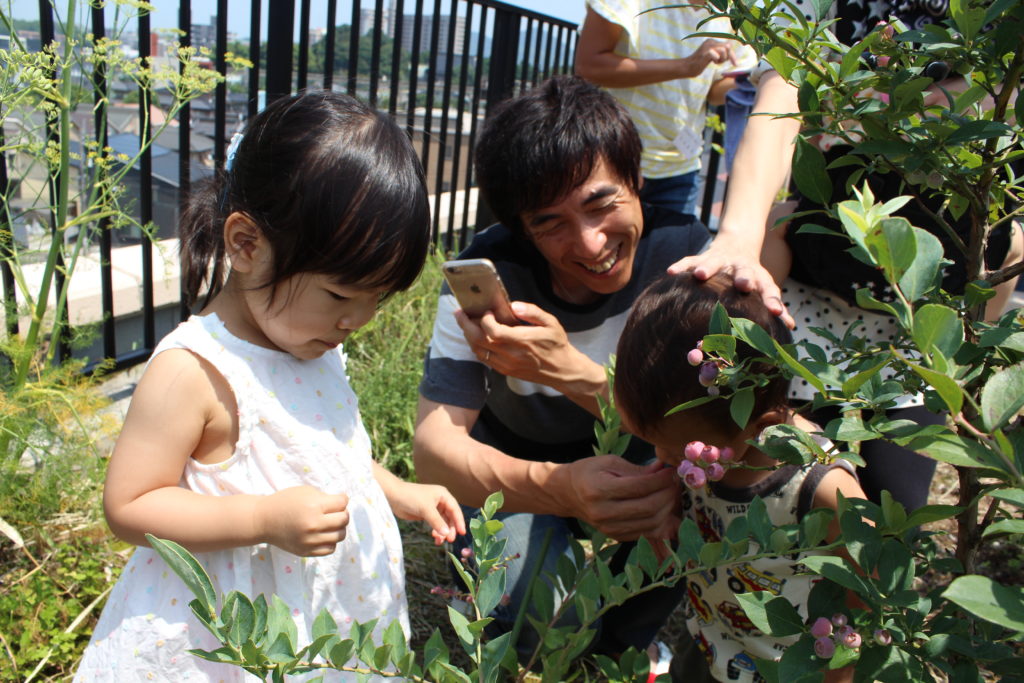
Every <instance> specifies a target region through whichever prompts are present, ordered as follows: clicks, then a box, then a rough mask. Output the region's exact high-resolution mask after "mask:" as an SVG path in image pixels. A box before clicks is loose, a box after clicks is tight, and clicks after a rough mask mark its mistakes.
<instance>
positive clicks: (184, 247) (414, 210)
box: [180, 91, 430, 305]
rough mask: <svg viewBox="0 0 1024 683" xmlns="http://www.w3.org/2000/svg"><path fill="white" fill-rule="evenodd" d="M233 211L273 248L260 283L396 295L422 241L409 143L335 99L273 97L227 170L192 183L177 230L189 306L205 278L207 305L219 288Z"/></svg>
mask: <svg viewBox="0 0 1024 683" xmlns="http://www.w3.org/2000/svg"><path fill="white" fill-rule="evenodd" d="M236 211H237V212H240V213H243V214H245V215H246V216H248V217H249V218H250V219H251V220H252V221H253V222H254V223H255V224H256V225H257V226H258V227H259V229H260V230H261V231H262V232H263V235H264V236H265V237H266V239H267V240H268V242H269V243H270V246H271V249H272V250H273V258H274V263H273V265H272V269H271V273H270V275H269V277H268V278H267V282H265V283H262V286H265V287H271V288H273V287H274V286H275V285H277V284H278V283H280V282H281V281H283V280H285V279H287V278H289V277H291V276H293V275H296V274H298V273H303V272H308V273H317V274H324V275H328V276H332V277H334V278H336V279H337V281H338V282H339V283H344V284H358V285H360V286H366V287H384V288H386V289H387V290H388V291H389V292H394V291H399V290H402V289H405V288H407V287H409V285H411V284H412V283H413V281H415V279H416V276H417V275H418V274H419V272H420V270H421V269H422V268H423V264H424V262H425V260H426V256H427V251H428V249H429V246H430V220H429V208H428V205H427V190H426V185H425V183H424V180H423V170H422V167H421V165H420V162H419V159H418V157H417V156H416V153H415V151H414V150H413V148H412V144H411V143H410V142H409V138H408V136H407V135H406V133H405V131H404V130H402V129H401V128H400V127H399V126H398V125H397V124H396V123H395V122H394V121H392V120H391V119H390V118H389V117H388V116H387V115H386V114H383V113H381V112H378V111H376V110H374V109H371V108H370V107H367V106H366V105H364V104H362V103H361V102H359V101H358V100H356V99H354V98H352V97H350V96H348V95H343V94H340V93H333V92H328V91H312V92H306V93H302V94H297V95H292V96H290V97H283V98H281V99H279V100H276V101H274V102H273V103H272V104H270V105H269V106H268V107H267V108H266V109H264V110H263V111H262V112H260V113H259V114H258V115H257V116H255V117H254V118H253V119H252V120H251V121H250V122H249V123H248V125H247V126H246V129H245V133H244V137H243V138H242V141H241V144H240V145H239V147H238V151H237V153H236V154H235V157H234V160H233V163H232V165H231V170H230V171H227V172H225V173H223V174H221V175H219V176H217V177H215V178H213V179H210V180H209V181H208V182H206V183H204V184H202V185H201V186H199V187H197V189H196V191H195V192H194V194H193V195H192V197H191V199H190V202H189V206H188V209H187V210H186V213H185V216H184V218H183V220H182V225H181V231H180V237H181V260H182V278H183V283H184V291H185V294H186V297H187V301H188V303H189V305H191V304H193V303H194V302H195V301H196V298H197V297H198V296H199V294H200V292H201V290H202V287H203V285H204V283H205V282H206V281H207V278H208V279H209V292H208V294H207V297H208V298H211V297H213V296H214V295H215V294H216V293H217V292H218V291H219V290H220V288H221V287H222V285H223V282H224V278H225V274H226V271H225V265H226V261H225V249H224V238H223V230H224V221H225V219H226V218H227V217H228V216H229V215H231V213H233V212H236ZM211 262H212V265H213V268H212V272H211V269H210V265H211Z"/></svg>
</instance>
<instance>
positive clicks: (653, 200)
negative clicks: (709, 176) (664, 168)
mask: <svg viewBox="0 0 1024 683" xmlns="http://www.w3.org/2000/svg"><path fill="white" fill-rule="evenodd" d="M698 176H699V173H698V172H697V171H690V172H689V173H684V174H682V175H677V176H671V177H669V178H644V186H643V187H641V188H640V201H642V202H645V203H647V204H653V205H654V206H662V207H665V208H666V209H672V210H673V211H678V212H679V213H685V214H690V215H694V211H695V210H696V209H697V180H698Z"/></svg>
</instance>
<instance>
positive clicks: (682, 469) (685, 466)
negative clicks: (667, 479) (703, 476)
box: [676, 460, 696, 479]
mask: <svg viewBox="0 0 1024 683" xmlns="http://www.w3.org/2000/svg"><path fill="white" fill-rule="evenodd" d="M694 467H696V465H694V464H693V463H692V462H690V461H689V460H684V461H682V462H681V463H679V467H677V468H676V474H678V475H679V478H680V479H682V478H684V477H685V476H686V473H687V472H689V471H690V470H692V469H693V468H694Z"/></svg>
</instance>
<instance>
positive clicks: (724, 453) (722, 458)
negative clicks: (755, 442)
mask: <svg viewBox="0 0 1024 683" xmlns="http://www.w3.org/2000/svg"><path fill="white" fill-rule="evenodd" d="M735 457H736V452H735V451H734V450H733V449H731V448H729V447H728V446H726V447H725V448H723V449H722V450H721V451H719V453H718V461H719V462H732V461H733V458H735Z"/></svg>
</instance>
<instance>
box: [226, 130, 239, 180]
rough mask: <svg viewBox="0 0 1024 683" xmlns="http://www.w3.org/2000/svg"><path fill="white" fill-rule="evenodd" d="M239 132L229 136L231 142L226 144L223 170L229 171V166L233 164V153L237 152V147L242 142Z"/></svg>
mask: <svg viewBox="0 0 1024 683" xmlns="http://www.w3.org/2000/svg"><path fill="white" fill-rule="evenodd" d="M242 137H243V135H242V134H241V133H235V134H234V135H232V136H231V142H230V144H228V152H227V155H226V158H225V159H224V170H225V171H230V170H231V167H232V166H234V165H235V155H236V154H238V147H239V146H240V145H241V144H242Z"/></svg>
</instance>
